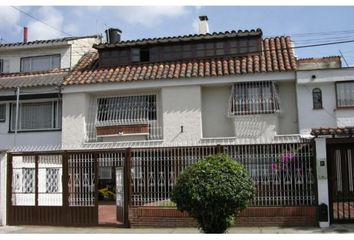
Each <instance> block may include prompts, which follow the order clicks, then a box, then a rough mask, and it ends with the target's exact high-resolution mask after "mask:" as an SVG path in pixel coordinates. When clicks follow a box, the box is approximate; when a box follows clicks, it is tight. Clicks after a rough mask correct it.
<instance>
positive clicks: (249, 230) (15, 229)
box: [0, 224, 354, 234]
mask: <svg viewBox="0 0 354 240" xmlns="http://www.w3.org/2000/svg"><path fill="white" fill-rule="evenodd" d="M4 233H17V234H18V233H53V234H54V233H55V234H60V233H81V234H85V233H90V234H92V233H97V234H103V233H112V234H127V233H128V234H129V233H131V234H146V233H147V234H160V233H165V234H166V233H190V234H193V233H199V231H198V229H196V228H108V227H87V228H77V227H42V226H3V227H0V234H4ZM229 233H231V234H260V233H266V234H288V233H289V234H294V233H296V234H299V233H301V234H312V233H317V234H318V233H351V234H353V233H354V224H343V225H331V227H330V228H325V229H321V228H316V227H311V228H308V227H303V228H301V227H298V228H297V227H294V228H281V227H234V228H230V229H229Z"/></svg>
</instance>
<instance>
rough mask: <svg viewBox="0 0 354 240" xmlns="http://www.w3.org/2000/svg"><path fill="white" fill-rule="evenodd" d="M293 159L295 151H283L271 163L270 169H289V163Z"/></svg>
mask: <svg viewBox="0 0 354 240" xmlns="http://www.w3.org/2000/svg"><path fill="white" fill-rule="evenodd" d="M293 161H295V153H293V152H291V151H285V152H284V153H282V154H281V156H280V157H279V158H278V159H277V160H276V162H273V163H272V170H279V171H289V170H291V163H292V162H293Z"/></svg>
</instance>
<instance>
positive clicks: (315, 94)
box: [312, 88, 322, 109]
mask: <svg viewBox="0 0 354 240" xmlns="http://www.w3.org/2000/svg"><path fill="white" fill-rule="evenodd" d="M312 101H313V109H322V91H321V89H319V88H314V89H313V90H312Z"/></svg>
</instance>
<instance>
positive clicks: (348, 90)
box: [336, 82, 354, 107]
mask: <svg viewBox="0 0 354 240" xmlns="http://www.w3.org/2000/svg"><path fill="white" fill-rule="evenodd" d="M336 90H337V107H354V82H341V83H336Z"/></svg>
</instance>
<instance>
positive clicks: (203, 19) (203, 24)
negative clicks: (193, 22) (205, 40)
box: [198, 16, 209, 34]
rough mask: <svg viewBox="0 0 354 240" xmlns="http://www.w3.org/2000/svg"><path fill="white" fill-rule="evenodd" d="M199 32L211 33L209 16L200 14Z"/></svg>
mask: <svg viewBox="0 0 354 240" xmlns="http://www.w3.org/2000/svg"><path fill="white" fill-rule="evenodd" d="M198 33H199V34H206V33H209V25H208V16H199V31H198Z"/></svg>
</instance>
